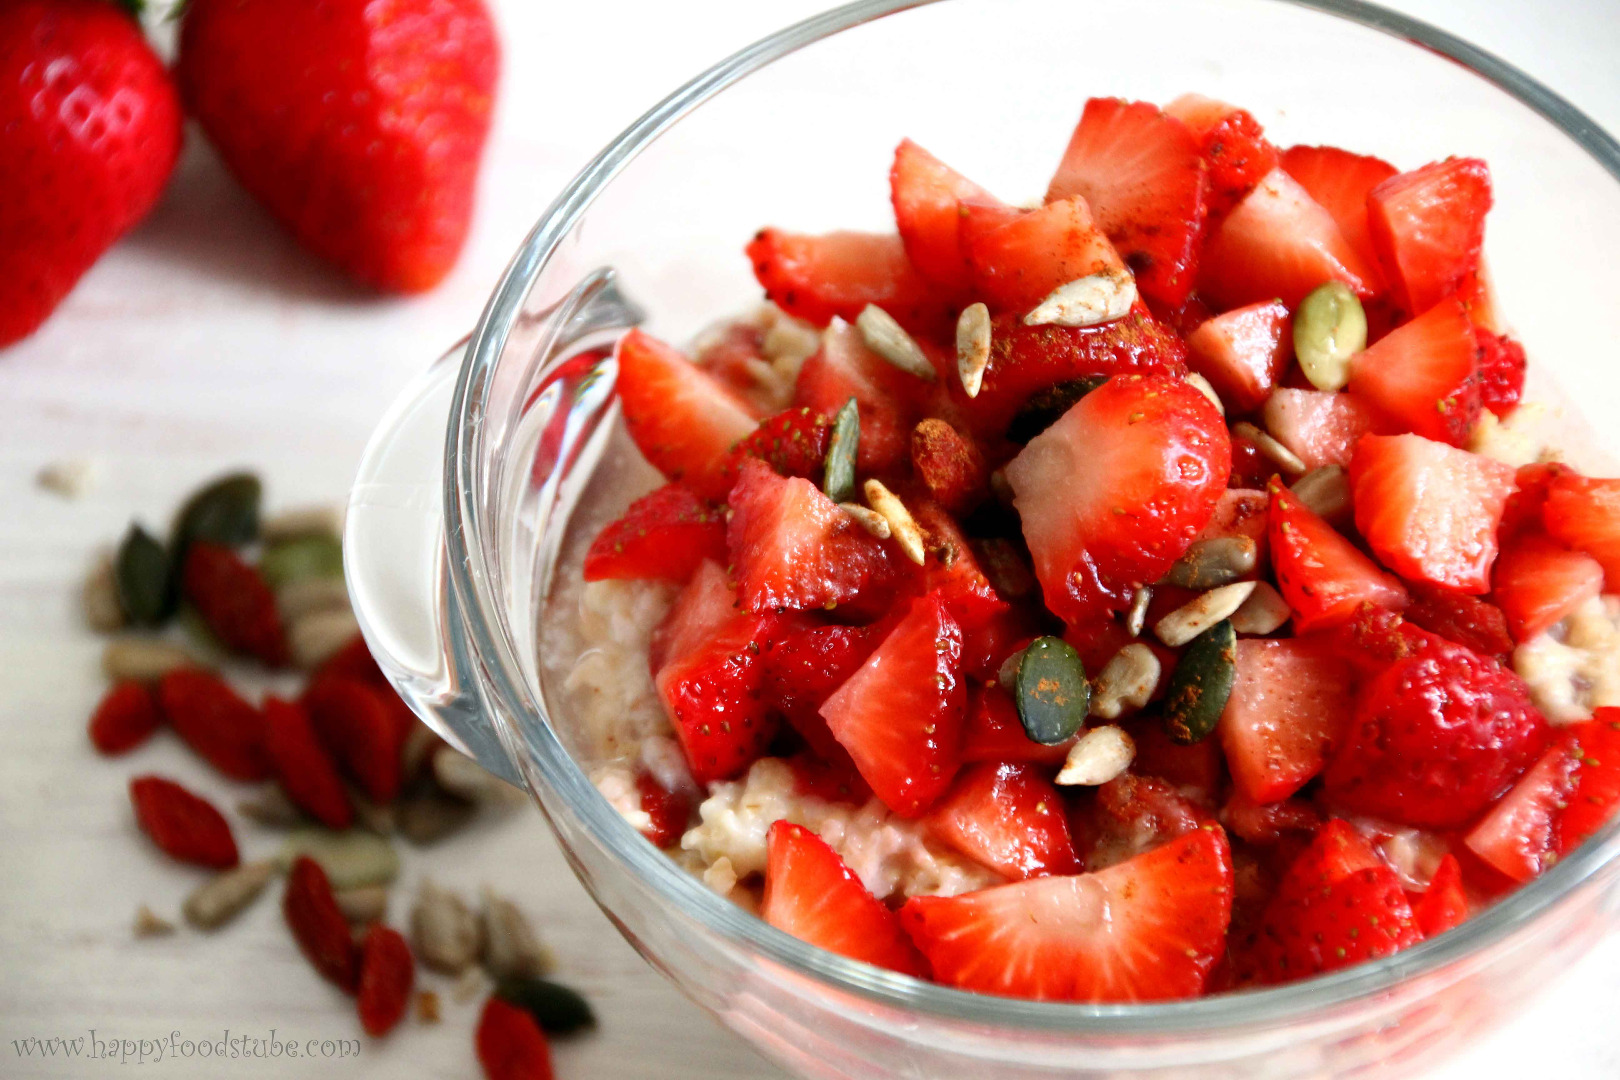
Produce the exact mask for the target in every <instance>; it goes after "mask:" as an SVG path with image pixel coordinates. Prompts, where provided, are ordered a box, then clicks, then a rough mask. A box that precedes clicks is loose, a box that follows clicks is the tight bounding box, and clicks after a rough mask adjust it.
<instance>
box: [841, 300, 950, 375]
mask: <svg viewBox="0 0 1620 1080" xmlns="http://www.w3.org/2000/svg"><path fill="white" fill-rule="evenodd" d="M855 329H857V330H859V331H860V332H861V340H862V341H863V342H865V343H866V347H867V348H868V349H871V350H872V351H873V352H875V353H877V354H878V355H879V356H881V357H883V359H885V360H887V361H888V362H889V363H891V364H893V365H894V366H895V367H897V368H899V369H900V370H901V371H904V372H905V373H906V374H907V375H915V376H917V378H919V379H923V380H925V381H927V382H934V381H935V380H937V379H938V378H939V375H938V373H936V372H935V371H934V365H933V364H930V363H929V362H928V355H927V354H926V353H924V352H923V351H922V346H921V345H918V344H917V342H916V340H915V339H914V338H912V336H911V335H910V334H908V333H906V331H905V328H904V327H902V326H901V325H900V324H899V323H897V322H895V321H894V316H893V315H890V314H889V313H888V312H887V311H884V310H883V309H882V308H880V307H878V306H877V305H876V304H867V305H866V307H864V308H862V309H861V313H860V314H859V315H857V316H856V317H855Z"/></svg>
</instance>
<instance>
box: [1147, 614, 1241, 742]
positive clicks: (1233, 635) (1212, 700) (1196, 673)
mask: <svg viewBox="0 0 1620 1080" xmlns="http://www.w3.org/2000/svg"><path fill="white" fill-rule="evenodd" d="M1236 660H1237V632H1236V631H1234V630H1233V629H1232V620H1231V619H1223V620H1221V621H1220V622H1218V623H1216V624H1215V625H1214V626H1212V627H1210V628H1209V629H1208V630H1205V631H1204V632H1203V633H1202V634H1199V635H1198V636H1197V637H1195V638H1193V640H1192V643H1191V644H1190V645H1188V646H1187V651H1186V652H1184V653H1182V654H1181V662H1180V663H1178V664H1177V665H1176V670H1175V673H1174V674H1172V675H1171V676H1170V688H1169V692H1168V693H1167V694H1166V695H1165V699H1164V730H1165V733H1166V734H1168V735H1169V736H1170V739H1171V741H1173V742H1178V743H1180V744H1182V745H1183V746H1191V745H1192V744H1193V743H1196V742H1199V741H1200V740H1202V739H1204V738H1206V737H1208V735H1209V733H1210V732H1212V731H1214V730H1215V723H1216V721H1218V720H1219V719H1220V718H1221V712H1222V710H1224V709H1225V708H1226V699H1227V698H1229V697H1231V696H1232V682H1233V679H1234V678H1235V676H1236V671H1237V668H1236Z"/></svg>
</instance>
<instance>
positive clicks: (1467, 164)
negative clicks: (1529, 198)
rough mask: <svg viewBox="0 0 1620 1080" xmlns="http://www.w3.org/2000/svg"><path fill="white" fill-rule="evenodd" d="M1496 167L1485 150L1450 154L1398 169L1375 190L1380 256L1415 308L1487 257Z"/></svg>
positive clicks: (1374, 228) (1402, 300)
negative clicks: (1482, 156)
mask: <svg viewBox="0 0 1620 1080" xmlns="http://www.w3.org/2000/svg"><path fill="white" fill-rule="evenodd" d="M1490 208H1491V172H1490V169H1489V168H1488V167H1487V166H1486V164H1485V163H1484V162H1483V161H1481V160H1479V159H1478V158H1447V159H1446V160H1444V161H1437V162H1435V163H1433V164H1432V165H1425V166H1423V168H1421V169H1414V170H1413V171H1411V172H1406V173H1401V174H1400V175H1399V176H1392V177H1390V178H1389V179H1388V180H1385V181H1384V182H1382V183H1381V184H1379V185H1378V186H1377V187H1375V188H1373V190H1372V191H1371V192H1369V193H1368V195H1367V225H1368V228H1369V229H1370V231H1371V233H1372V241H1373V247H1374V248H1375V249H1376V250H1377V252H1378V258H1379V262H1380V263H1381V265H1382V266H1383V269H1384V272H1385V274H1386V275H1387V276H1388V278H1389V281H1390V284H1391V285H1392V286H1393V289H1394V293H1395V300H1396V302H1397V303H1398V304H1400V305H1401V306H1402V307H1403V308H1405V310H1406V312H1407V314H1409V315H1418V314H1421V313H1422V312H1425V311H1427V310H1429V308H1430V307H1432V306H1433V305H1434V304H1435V303H1437V302H1438V301H1440V300H1442V299H1444V298H1445V297H1447V296H1450V295H1451V294H1452V293H1454V292H1456V291H1457V288H1458V287H1459V286H1460V285H1462V284H1463V282H1464V279H1466V278H1467V277H1468V275H1470V274H1472V273H1473V272H1474V270H1475V269H1476V268H1477V267H1478V265H1479V249H1480V247H1481V245H1483V244H1484V242H1485V214H1486V212H1487V211H1489V210H1490Z"/></svg>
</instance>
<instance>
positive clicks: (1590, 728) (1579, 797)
mask: <svg viewBox="0 0 1620 1080" xmlns="http://www.w3.org/2000/svg"><path fill="white" fill-rule="evenodd" d="M1568 734H1569V735H1571V736H1573V739H1572V740H1571V741H1572V743H1573V746H1572V749H1571V751H1570V754H1571V756H1572V757H1574V758H1575V760H1576V762H1577V765H1576V769H1575V775H1574V791H1572V792H1571V793H1570V796H1569V800H1568V805H1567V806H1566V807H1564V810H1563V812H1562V813H1560V814H1559V815H1558V820H1557V822H1556V828H1555V829H1554V830H1553V832H1554V836H1553V848H1554V850H1555V851H1557V852H1558V854H1559V855H1560V856H1564V855H1568V854H1569V853H1570V852H1571V851H1574V850H1575V849H1576V848H1577V847H1579V846H1580V845H1581V842H1582V841H1584V840H1585V839H1586V838H1587V837H1589V836H1591V835H1592V834H1593V833H1595V832H1597V831H1598V830H1599V829H1601V828H1603V826H1605V825H1607V824H1608V823H1609V821H1610V819H1611V818H1613V817H1614V810H1615V807H1616V806H1620V709H1612V708H1606V709H1598V710H1596V711H1595V712H1594V713H1593V714H1592V719H1591V720H1590V721H1589V722H1588V723H1585V724H1577V725H1575V726H1574V727H1571V728H1569V729H1568Z"/></svg>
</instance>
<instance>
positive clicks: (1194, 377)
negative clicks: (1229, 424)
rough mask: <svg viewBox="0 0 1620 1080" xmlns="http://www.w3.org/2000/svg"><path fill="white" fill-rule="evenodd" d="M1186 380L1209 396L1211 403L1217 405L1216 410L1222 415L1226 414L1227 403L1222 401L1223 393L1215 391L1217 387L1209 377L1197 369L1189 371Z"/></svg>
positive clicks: (1188, 383)
mask: <svg viewBox="0 0 1620 1080" xmlns="http://www.w3.org/2000/svg"><path fill="white" fill-rule="evenodd" d="M1186 382H1187V385H1188V386H1190V387H1192V388H1193V389H1194V390H1197V391H1198V392H1199V393H1200V394H1203V395H1204V396H1205V397H1207V398H1209V401H1210V404H1211V405H1214V406H1215V411H1216V412H1218V413H1220V414H1221V415H1222V416H1225V415H1226V405H1225V404H1224V403H1223V402H1222V401H1221V395H1219V394H1217V393H1216V392H1215V387H1214V386H1213V385H1212V384H1211V383H1210V381H1209V380H1208V379H1206V378H1204V377H1203V376H1202V375H1200V374H1198V372H1196V371H1191V372H1188V373H1187V378H1186Z"/></svg>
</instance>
